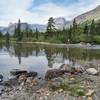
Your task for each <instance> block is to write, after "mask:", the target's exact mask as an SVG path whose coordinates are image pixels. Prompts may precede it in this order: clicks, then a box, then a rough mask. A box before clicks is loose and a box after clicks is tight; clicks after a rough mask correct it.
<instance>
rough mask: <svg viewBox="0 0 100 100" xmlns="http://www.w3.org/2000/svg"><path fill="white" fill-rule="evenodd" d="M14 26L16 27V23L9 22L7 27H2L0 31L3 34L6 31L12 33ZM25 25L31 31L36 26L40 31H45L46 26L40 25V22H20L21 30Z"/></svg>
mask: <svg viewBox="0 0 100 100" xmlns="http://www.w3.org/2000/svg"><path fill="white" fill-rule="evenodd" d="M15 27H17V23H14V24H10V25H9V26H8V27H6V28H3V29H2V30H1V29H0V30H1V31H2V33H3V34H5V33H6V32H9V33H10V34H11V35H13V34H14V30H15ZM26 27H28V28H29V29H31V30H32V31H35V30H36V28H38V30H39V31H40V32H42V31H45V28H46V26H45V25H40V24H28V23H21V30H22V31H23V30H25V29H26Z"/></svg>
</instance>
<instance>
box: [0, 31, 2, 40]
mask: <svg viewBox="0 0 100 100" xmlns="http://www.w3.org/2000/svg"><path fill="white" fill-rule="evenodd" d="M2 38H3V34H2V32H1V31H0V39H2Z"/></svg>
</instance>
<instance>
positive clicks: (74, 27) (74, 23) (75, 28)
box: [73, 19, 77, 34]
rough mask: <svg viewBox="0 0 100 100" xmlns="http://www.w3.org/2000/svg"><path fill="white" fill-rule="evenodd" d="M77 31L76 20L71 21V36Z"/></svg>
mask: <svg viewBox="0 0 100 100" xmlns="http://www.w3.org/2000/svg"><path fill="white" fill-rule="evenodd" d="M76 30H77V23H76V19H74V20H73V34H75V33H76Z"/></svg>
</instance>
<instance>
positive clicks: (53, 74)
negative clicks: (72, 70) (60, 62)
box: [45, 69, 65, 80]
mask: <svg viewBox="0 0 100 100" xmlns="http://www.w3.org/2000/svg"><path fill="white" fill-rule="evenodd" d="M64 73H65V71H63V70H60V69H52V70H48V71H47V72H46V74H45V79H46V80H50V79H53V78H56V77H59V76H61V75H63V74H64Z"/></svg>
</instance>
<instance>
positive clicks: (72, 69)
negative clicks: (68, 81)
mask: <svg viewBox="0 0 100 100" xmlns="http://www.w3.org/2000/svg"><path fill="white" fill-rule="evenodd" d="M60 69H61V70H63V71H65V72H67V73H71V74H78V73H82V72H83V69H82V67H72V66H70V65H67V64H63V65H61V66H60Z"/></svg>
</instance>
